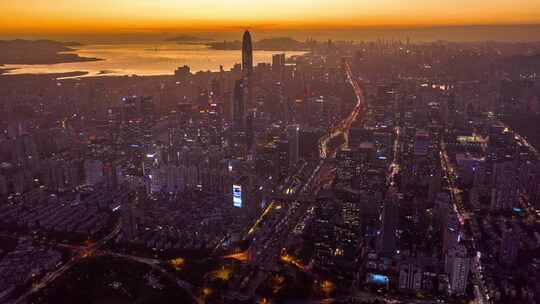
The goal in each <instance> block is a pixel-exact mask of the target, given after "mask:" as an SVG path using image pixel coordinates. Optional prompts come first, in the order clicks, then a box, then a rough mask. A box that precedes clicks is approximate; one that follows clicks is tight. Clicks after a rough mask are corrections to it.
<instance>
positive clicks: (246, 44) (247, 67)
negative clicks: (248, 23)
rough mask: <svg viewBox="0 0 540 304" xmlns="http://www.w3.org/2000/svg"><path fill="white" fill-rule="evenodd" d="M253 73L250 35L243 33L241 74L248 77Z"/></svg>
mask: <svg viewBox="0 0 540 304" xmlns="http://www.w3.org/2000/svg"><path fill="white" fill-rule="evenodd" d="M252 71H253V47H252V43H251V34H250V33H249V31H245V32H244V37H243V39H242V72H243V74H244V76H250V75H251V72H252Z"/></svg>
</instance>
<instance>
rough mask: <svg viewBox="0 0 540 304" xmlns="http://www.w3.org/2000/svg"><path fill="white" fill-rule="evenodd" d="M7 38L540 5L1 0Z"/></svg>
mask: <svg viewBox="0 0 540 304" xmlns="http://www.w3.org/2000/svg"><path fill="white" fill-rule="evenodd" d="M0 12H2V18H0V33H10V34H17V33H21V34H24V33H30V32H41V33H76V32H92V33H112V32H138V31H160V30H177V31H182V30H213V31H219V30H223V31H226V30H228V29H233V28H238V27H259V28H265V29H274V28H275V29H317V28H335V29H338V28H355V27H370V26H378V27H385V26H387V27H399V26H409V27H410V26H412V27H414V26H441V25H442V26H446V25H501V24H503V25H510V24H540V0H512V1H509V0H489V1H488V0H485V1H483V0H452V1H448V0H446V1H442V0H401V1H392V0H194V1H192V0H189V1H186V0H176V1H175V0H94V1H90V0H24V1H17V0H14V1H8V0H1V1H0Z"/></svg>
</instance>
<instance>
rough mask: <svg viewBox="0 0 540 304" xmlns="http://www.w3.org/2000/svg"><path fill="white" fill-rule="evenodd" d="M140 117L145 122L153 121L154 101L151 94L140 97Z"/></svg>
mask: <svg viewBox="0 0 540 304" xmlns="http://www.w3.org/2000/svg"><path fill="white" fill-rule="evenodd" d="M140 107H141V118H142V119H143V121H144V122H145V123H152V122H153V121H154V111H155V109H154V101H153V100H152V97H151V96H145V97H141V105H140Z"/></svg>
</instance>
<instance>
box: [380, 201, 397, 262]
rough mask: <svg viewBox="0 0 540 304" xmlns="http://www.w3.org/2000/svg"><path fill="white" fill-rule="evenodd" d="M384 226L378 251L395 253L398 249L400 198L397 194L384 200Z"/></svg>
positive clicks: (382, 217)
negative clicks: (397, 231) (397, 233)
mask: <svg viewBox="0 0 540 304" xmlns="http://www.w3.org/2000/svg"><path fill="white" fill-rule="evenodd" d="M381 220H382V223H381V224H382V227H381V231H380V234H379V239H378V251H379V252H380V253H383V254H393V253H394V252H395V251H396V245H397V244H396V243H397V240H396V230H397V226H398V199H397V197H396V196H395V195H392V197H390V198H388V199H387V200H386V201H385V202H384V206H383V211H382V216H381Z"/></svg>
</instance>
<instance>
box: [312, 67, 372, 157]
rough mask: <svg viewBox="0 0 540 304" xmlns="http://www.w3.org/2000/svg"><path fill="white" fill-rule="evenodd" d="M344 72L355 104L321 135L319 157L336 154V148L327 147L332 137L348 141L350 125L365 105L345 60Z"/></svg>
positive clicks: (363, 96)
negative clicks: (350, 110) (346, 114)
mask: <svg viewBox="0 0 540 304" xmlns="http://www.w3.org/2000/svg"><path fill="white" fill-rule="evenodd" d="M345 72H346V74H347V82H348V83H349V84H350V85H351V87H352V89H353V91H354V94H355V95H356V105H355V106H354V109H353V110H352V112H351V113H350V114H349V116H347V117H346V118H345V119H344V120H342V121H341V122H340V123H339V124H337V125H336V126H335V127H334V128H333V129H332V130H330V132H328V134H327V135H325V136H323V137H322V138H321V139H320V141H319V153H320V157H321V158H333V157H335V156H336V153H337V150H338V149H337V148H336V149H332V148H331V147H329V143H330V142H331V141H332V139H334V138H336V137H338V136H343V137H344V138H345V141H346V143H347V141H348V133H349V130H350V128H351V126H352V124H353V123H354V122H355V121H356V120H357V119H358V117H359V116H360V115H361V113H362V110H363V108H364V105H365V103H366V102H365V100H366V99H365V95H364V91H363V90H362V88H361V87H360V85H359V84H358V82H357V81H356V79H355V78H354V75H353V72H352V69H351V66H350V64H349V63H348V62H347V63H345Z"/></svg>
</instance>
